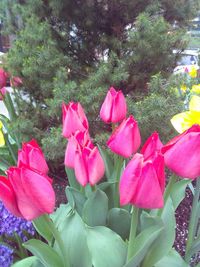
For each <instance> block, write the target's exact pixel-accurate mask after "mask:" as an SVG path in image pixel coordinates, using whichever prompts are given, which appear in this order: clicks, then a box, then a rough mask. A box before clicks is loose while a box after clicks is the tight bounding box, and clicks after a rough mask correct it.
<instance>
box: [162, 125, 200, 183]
mask: <svg viewBox="0 0 200 267" xmlns="http://www.w3.org/2000/svg"><path fill="white" fill-rule="evenodd" d="M161 151H162V153H163V154H164V158H165V164H166V166H167V167H168V168H169V169H171V170H172V171H173V172H175V173H176V174H177V175H180V176H182V177H185V178H190V179H195V178H197V177H198V176H199V175H200V126H199V125H193V126H192V127H191V128H189V129H188V130H186V131H185V132H183V133H182V134H180V135H178V136H176V137H175V138H173V139H172V140H171V141H170V142H169V143H167V144H166V145H165V146H164V147H163V148H162V150H161Z"/></svg>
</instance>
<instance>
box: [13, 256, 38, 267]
mask: <svg viewBox="0 0 200 267" xmlns="http://www.w3.org/2000/svg"><path fill="white" fill-rule="evenodd" d="M36 260H37V257H35V256H31V257H28V258H25V259H23V260H20V261H17V262H16V263H14V264H13V265H12V267H32V265H33V263H34V262H35V261H36Z"/></svg>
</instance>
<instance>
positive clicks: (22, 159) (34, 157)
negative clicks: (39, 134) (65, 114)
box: [18, 140, 49, 174]
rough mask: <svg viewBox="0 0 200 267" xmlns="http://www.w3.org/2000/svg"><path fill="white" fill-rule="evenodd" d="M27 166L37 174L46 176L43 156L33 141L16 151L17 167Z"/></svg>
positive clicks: (46, 170)
mask: <svg viewBox="0 0 200 267" xmlns="http://www.w3.org/2000/svg"><path fill="white" fill-rule="evenodd" d="M22 166H27V167H28V168H30V169H33V170H35V171H37V172H41V173H43V174H47V173H48V171H49V168H48V166H47V163H46V160H45V157H44V154H43V152H42V150H41V148H40V147H39V145H38V144H37V142H36V141H35V140H31V141H29V142H27V143H24V144H23V145H22V149H20V150H19V151H18V167H22Z"/></svg>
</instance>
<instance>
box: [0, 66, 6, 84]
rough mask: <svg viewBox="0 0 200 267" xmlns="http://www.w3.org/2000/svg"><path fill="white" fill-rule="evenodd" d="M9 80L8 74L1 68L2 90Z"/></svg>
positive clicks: (0, 80) (0, 82) (0, 81)
mask: <svg viewBox="0 0 200 267" xmlns="http://www.w3.org/2000/svg"><path fill="white" fill-rule="evenodd" d="M7 78H8V74H7V73H6V72H5V71H4V69H2V68H0V88H2V87H5V86H6V81H7Z"/></svg>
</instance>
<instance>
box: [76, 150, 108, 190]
mask: <svg viewBox="0 0 200 267" xmlns="http://www.w3.org/2000/svg"><path fill="white" fill-rule="evenodd" d="M74 171H75V175H76V179H77V180H78V182H79V183H80V184H81V185H82V186H86V185H87V184H88V183H89V184H90V185H91V186H93V185H95V184H96V183H98V182H99V180H100V179H101V178H102V177H103V175H104V172H105V167H104V162H103V159H102V157H101V155H100V153H99V150H98V148H97V147H93V148H91V147H89V146H85V147H81V146H78V149H77V151H76V155H75V162H74Z"/></svg>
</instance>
